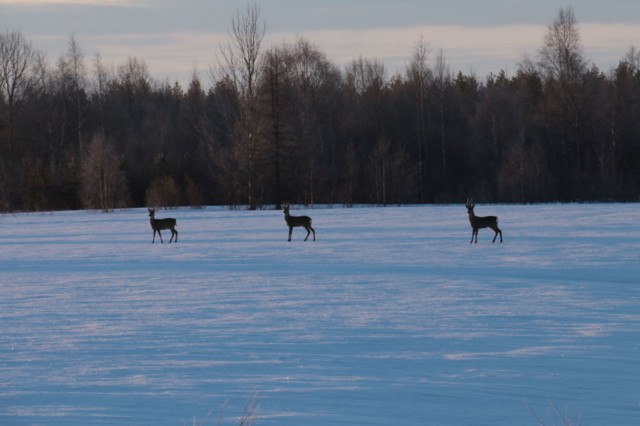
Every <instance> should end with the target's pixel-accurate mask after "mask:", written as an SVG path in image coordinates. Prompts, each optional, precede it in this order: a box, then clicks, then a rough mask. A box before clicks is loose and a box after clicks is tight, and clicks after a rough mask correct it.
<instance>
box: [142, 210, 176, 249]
mask: <svg viewBox="0 0 640 426" xmlns="http://www.w3.org/2000/svg"><path fill="white" fill-rule="evenodd" d="M147 210H149V217H150V218H151V219H150V222H151V229H153V240H151V244H153V243H154V242H155V241H156V232H157V233H158V235H159V236H160V242H161V243H164V241H162V234H161V233H160V231H161V230H163V229H170V230H171V239H170V240H169V244H171V241H173V237H176V243H177V242H178V231H176V220H175V219H174V218H171V217H168V218H166V219H156V216H155V215H156V209H147Z"/></svg>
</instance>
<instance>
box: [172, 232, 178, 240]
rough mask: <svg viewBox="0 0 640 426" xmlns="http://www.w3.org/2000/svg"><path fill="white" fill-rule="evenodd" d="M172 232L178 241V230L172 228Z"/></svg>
mask: <svg viewBox="0 0 640 426" xmlns="http://www.w3.org/2000/svg"><path fill="white" fill-rule="evenodd" d="M172 231H173V232H175V233H176V241H175V242H176V243H177V242H178V230H177V229H172Z"/></svg>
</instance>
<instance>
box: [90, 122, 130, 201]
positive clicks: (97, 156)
mask: <svg viewBox="0 0 640 426" xmlns="http://www.w3.org/2000/svg"><path fill="white" fill-rule="evenodd" d="M120 166H121V159H120V157H119V156H118V154H117V153H116V151H115V149H114V147H113V146H112V145H111V144H109V143H108V141H106V140H105V139H104V138H103V137H102V136H101V135H96V136H94V137H93V139H92V141H91V143H90V144H89V146H88V148H87V152H86V154H85V156H84V160H83V163H82V172H81V173H82V176H81V179H82V186H81V193H80V198H81V201H82V204H83V206H84V207H85V208H87V209H101V210H102V211H103V212H110V211H113V209H115V208H117V207H124V206H126V205H127V203H128V201H129V200H128V194H127V189H126V182H125V176H124V173H123V172H122V170H121V167H120Z"/></svg>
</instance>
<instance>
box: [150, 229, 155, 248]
mask: <svg viewBox="0 0 640 426" xmlns="http://www.w3.org/2000/svg"><path fill="white" fill-rule="evenodd" d="M155 242H156V230H155V229H154V230H153V239H152V240H151V244H153V243H155Z"/></svg>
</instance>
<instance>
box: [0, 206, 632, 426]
mask: <svg viewBox="0 0 640 426" xmlns="http://www.w3.org/2000/svg"><path fill="white" fill-rule="evenodd" d="M476 213H477V214H478V215H480V216H482V215H489V214H496V215H498V216H499V218H500V226H501V228H502V230H503V232H504V243H503V244H497V243H496V244H491V239H492V238H493V232H491V231H490V230H487V229H484V230H481V231H480V233H479V241H478V244H474V245H471V244H469V240H470V238H471V228H470V226H469V223H468V218H467V215H466V209H465V207H464V205H463V204H460V205H456V206H420V207H388V208H354V209H342V208H333V209H330V208H321V209H313V210H308V209H295V210H292V214H293V215H299V214H308V215H310V216H312V217H313V224H314V227H315V229H316V232H317V241H315V242H312V241H311V240H309V241H307V242H303V238H304V235H305V234H306V232H305V231H303V230H301V229H300V228H297V229H295V230H294V232H293V241H292V242H290V243H288V242H287V228H286V226H285V223H284V220H283V216H282V212H279V211H273V210H271V211H254V212H252V211H230V210H224V209H220V208H209V209H204V210H191V209H179V210H173V211H159V212H158V213H157V216H158V217H159V218H161V217H167V216H173V217H176V218H177V219H178V226H177V229H178V230H179V232H180V235H179V242H178V243H177V244H167V241H168V240H169V238H170V232H168V231H165V232H164V233H163V237H164V239H165V244H159V241H158V239H157V237H156V244H153V245H152V244H151V237H152V231H151V228H150V225H149V222H148V217H147V211H146V209H136V210H126V211H118V212H115V213H112V214H102V213H97V212H59V213H46V214H16V215H2V216H0V424H1V425H64V426H68V425H105V424H109V425H111V424H115V425H154V426H155V425H193V424H198V425H200V424H206V425H237V424H239V421H240V417H241V416H242V415H243V410H244V408H245V404H247V402H249V404H250V405H251V406H252V407H250V408H251V410H250V411H251V413H252V415H253V417H254V420H255V425H256V426H261V425H306V426H309V425H311V426H313V425H323V426H324V425H385V426H387V425H509V426H512V425H537V424H539V422H538V420H537V419H536V417H538V418H539V420H541V421H542V422H543V423H544V424H549V425H550V424H554V421H555V422H557V423H561V420H559V419H560V417H564V418H565V420H570V421H572V422H573V424H580V423H581V424H584V425H618V426H620V425H639V424H640V222H639V220H640V205H638V204H604V205H546V206H488V205H480V204H479V205H477V206H476ZM255 405H258V407H255Z"/></svg>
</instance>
